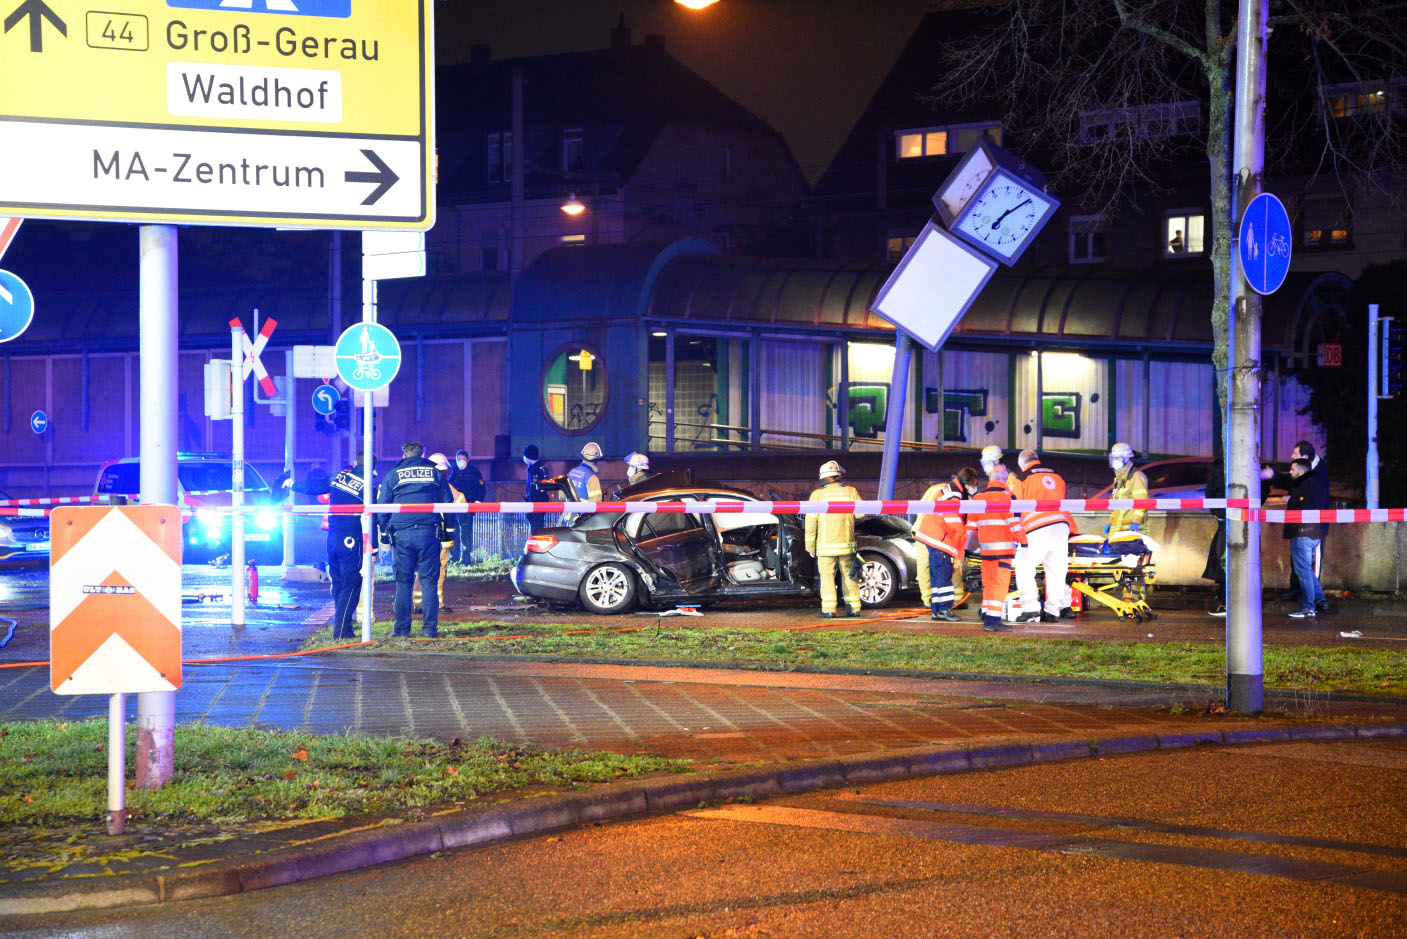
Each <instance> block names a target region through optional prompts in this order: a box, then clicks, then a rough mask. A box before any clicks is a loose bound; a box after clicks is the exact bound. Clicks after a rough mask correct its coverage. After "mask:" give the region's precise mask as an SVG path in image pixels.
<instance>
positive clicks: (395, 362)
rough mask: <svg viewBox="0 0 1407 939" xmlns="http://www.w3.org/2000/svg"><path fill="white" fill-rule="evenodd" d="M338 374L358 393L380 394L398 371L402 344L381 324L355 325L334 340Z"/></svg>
mask: <svg viewBox="0 0 1407 939" xmlns="http://www.w3.org/2000/svg"><path fill="white" fill-rule="evenodd" d="M336 355H337V374H338V376H339V377H341V379H342V380H343V381H345V382H346V383H347V385H348V386H349V387H351V388H355V389H356V390H357V391H379V390H380V389H382V388H385V387H386V386H387V385H389V384H390V383H391V379H393V378H395V377H396V372H398V371H400V369H401V344H400V343H399V342H397V341H396V337H395V334H393V333H392V332H391V331H390V330H389V329H387V328H386V327H385V326H382V325H381V324H380V323H357V324H356V325H355V326H349V327H348V328H347V329H346V331H345V332H343V333H342V335H341V336H340V337H338V339H337V348H336Z"/></svg>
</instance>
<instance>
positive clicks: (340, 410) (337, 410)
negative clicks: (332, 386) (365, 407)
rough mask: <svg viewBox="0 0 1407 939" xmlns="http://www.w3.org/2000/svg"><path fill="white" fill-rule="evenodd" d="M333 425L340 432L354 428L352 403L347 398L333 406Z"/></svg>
mask: <svg viewBox="0 0 1407 939" xmlns="http://www.w3.org/2000/svg"><path fill="white" fill-rule="evenodd" d="M332 424H333V426H334V427H336V428H337V429H338V430H346V429H347V428H349V427H351V426H352V402H351V401H350V400H348V399H347V398H342V399H341V400H339V401H338V402H337V404H336V405H334V406H333V409H332Z"/></svg>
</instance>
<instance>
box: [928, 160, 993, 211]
mask: <svg viewBox="0 0 1407 939" xmlns="http://www.w3.org/2000/svg"><path fill="white" fill-rule="evenodd" d="M991 172H992V161H991V160H989V159H988V158H987V152H986V151H985V150H983V149H982V148H981V147H980V146H979V147H975V148H973V149H972V150H971V151H970V152H969V153H968V154H967V156H965V157H963V160H962V162H961V163H959V164H958V166H957V169H955V170H954V171H953V175H952V176H950V177H949V178H948V179H947V180H946V181H945V182H944V183H943V189H942V191H941V192H940V193H939V194H938V199H939V200H940V201H941V202H942V203H943V208H945V209H947V210H948V215H949V216H950V217H952V218H956V217H957V216H958V215H959V214H960V213H961V212H962V209H963V206H965V205H967V203H968V200H970V199H971V198H972V197H973V196H974V195H976V194H977V190H979V189H981V188H982V184H983V183H984V182H986V181H987V176H988V174H990V173H991Z"/></svg>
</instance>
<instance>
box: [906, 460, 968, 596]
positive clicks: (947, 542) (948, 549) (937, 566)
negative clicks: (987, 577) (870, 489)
mask: <svg viewBox="0 0 1407 939" xmlns="http://www.w3.org/2000/svg"><path fill="white" fill-rule="evenodd" d="M980 483H981V480H980V479H979V478H978V476H977V472H976V470H974V469H973V468H972V467H970V466H964V467H963V468H962V471H961V472H959V473H958V474H957V475H956V476H954V477H953V478H952V479H950V480H948V482H946V483H938V484H936V485H934V486H930V487H929V489H928V491H927V492H925V493H924V494H923V498H924V501H928V500H930V499H931V500H933V501H934V502H937V503H944V502H947V503H952V505H951V507H944V506H942V505H939V506H936V508H938V511H937V512H934V513H932V514H928V515H920V516H919V517H918V525H917V526H916V527H915V528H914V538H915V539H916V540H917V541H918V543H919V549H918V550H919V555H918V556H919V560H920V561H926V563H923V564H920V565H919V577H920V581H919V586H920V587H926V588H928V589H927V590H926V591H925V592H926V593H927V594H928V596H929V600H928V602H929V604H930V609H931V610H932V612H933V618H934V619H936V620H940V621H942V622H947V623H956V622H957V621H958V615H957V614H956V613H954V612H953V598H954V593H953V566H954V565H957V567H958V569H959V570H961V569H962V559H963V553H964V549H965V548H966V547H967V539H968V535H969V531H968V527H967V523H966V522H965V521H964V520H963V517H962V516H961V515H959V514H958V513H957V512H956V508H957V505H956V503H958V502H960V501H962V500H963V499H967V498H971V496H972V494H973V493H974V492H976V491H977V487H978V485H980ZM924 574H927V575H928V580H927V582H926V583H925V582H924V581H923V579H922V578H923V575H924Z"/></svg>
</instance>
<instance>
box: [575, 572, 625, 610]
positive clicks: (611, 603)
mask: <svg viewBox="0 0 1407 939" xmlns="http://www.w3.org/2000/svg"><path fill="white" fill-rule="evenodd" d="M578 593H579V595H580V597H581V604H582V606H584V607H586V608H587V609H588V610H590V611H591V612H593V613H624V612H626V611H627V610H629V609H630V608H631V607H632V606H634V605H635V575H634V574H633V573H632V572H631V570H630V568H628V567H626V566H625V565H624V564H614V563H612V564H601V565H598V566H597V567H593V568H592V569H591V570H589V571H587V572H586V576H585V577H583V578H582V580H581V589H580V590H579V591H578Z"/></svg>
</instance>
